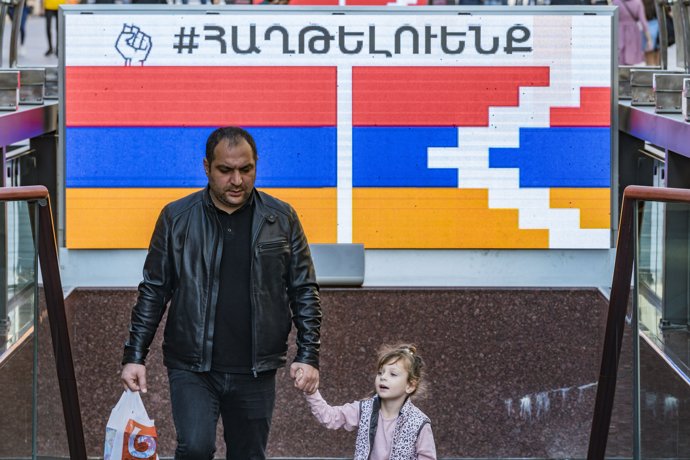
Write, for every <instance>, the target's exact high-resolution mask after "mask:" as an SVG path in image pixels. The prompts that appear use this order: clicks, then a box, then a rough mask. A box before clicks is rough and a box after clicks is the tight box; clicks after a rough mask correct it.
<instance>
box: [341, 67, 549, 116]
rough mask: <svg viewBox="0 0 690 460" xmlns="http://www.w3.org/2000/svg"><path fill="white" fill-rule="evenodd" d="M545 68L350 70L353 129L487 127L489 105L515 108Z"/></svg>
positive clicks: (545, 77) (545, 74) (544, 81)
mask: <svg viewBox="0 0 690 460" xmlns="http://www.w3.org/2000/svg"><path fill="white" fill-rule="evenodd" d="M548 85H549V68H548V67H354V68H353V69H352V94H353V96H352V112H353V114H352V118H353V120H352V122H353V125H355V126H487V125H488V112H489V107H492V106H517V105H518V102H519V88H520V87H521V86H548Z"/></svg>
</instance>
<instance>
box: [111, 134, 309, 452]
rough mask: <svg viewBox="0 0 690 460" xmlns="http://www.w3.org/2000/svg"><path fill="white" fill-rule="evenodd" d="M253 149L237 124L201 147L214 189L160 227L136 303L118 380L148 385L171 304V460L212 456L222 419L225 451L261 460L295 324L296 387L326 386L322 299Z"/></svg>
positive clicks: (188, 201) (288, 212)
mask: <svg viewBox="0 0 690 460" xmlns="http://www.w3.org/2000/svg"><path fill="white" fill-rule="evenodd" d="M257 160H258V154H257V150H256V144H255V143H254V139H253V138H252V136H251V135H250V134H249V133H248V132H246V131H245V130H243V129H241V128H236V127H227V128H219V129H217V130H215V131H214V132H213V133H212V134H211V135H210V136H209V138H208V141H207V143H206V157H205V158H204V169H205V171H206V176H207V178H208V186H207V187H206V188H205V189H204V190H201V191H198V192H196V193H192V194H191V195H189V196H187V197H184V198H182V199H180V200H177V201H174V202H172V203H170V204H168V205H167V206H166V207H165V208H164V209H163V211H162V212H161V214H160V216H159V218H158V221H157V223H156V227H155V230H154V232H153V236H152V237H151V243H150V246H149V252H148V255H147V257H146V262H145V264H144V279H143V281H142V282H141V284H140V285H139V294H138V298H137V302H136V304H135V305H134V308H133V309H132V319H131V325H130V335H129V340H128V341H127V343H126V344H125V351H124V358H123V364H124V368H123V370H122V380H123V382H124V384H125V386H126V387H127V388H129V389H131V390H132V391H139V390H141V391H142V392H146V389H147V388H146V368H145V366H144V360H145V358H146V354H147V353H148V350H149V346H150V344H151V341H152V340H153V336H154V334H155V332H156V329H157V327H158V324H159V323H160V321H161V318H162V317H163V312H164V311H165V308H166V305H167V304H168V302H169V303H170V307H169V311H168V318H167V321H166V325H165V335H164V340H163V359H164V363H165V365H166V367H167V368H168V379H169V382H170V399H171V404H172V412H173V419H174V422H175V428H176V430H177V448H176V450H175V458H176V459H211V458H213V454H214V452H215V440H216V426H217V424H218V417H219V416H220V417H222V419H223V426H224V430H225V431H224V438H225V443H226V447H227V452H228V454H227V458H228V459H237V460H248V459H264V458H266V455H265V450H266V444H267V442H268V433H269V428H270V424H271V416H272V413H273V406H274V401H275V374H276V369H277V368H278V367H282V366H284V365H285V362H286V351H287V339H288V334H289V332H290V329H291V323H294V325H295V327H296V329H297V336H296V342H297V354H296V356H295V360H294V362H293V363H292V365H291V367H290V376H291V377H292V378H293V379H294V380H295V386H296V387H297V388H298V389H300V390H302V391H306V392H308V393H311V392H313V391H315V390H316V388H317V386H318V382H319V371H318V366H319V346H320V335H319V334H320V326H321V305H320V299H319V288H318V285H317V284H316V280H315V275H314V267H313V264H312V260H311V255H310V252H309V246H308V245H307V239H306V237H305V235H304V232H303V230H302V226H301V224H300V222H299V219H298V218H297V214H296V213H295V211H294V209H293V208H292V207H291V206H290V205H288V204H287V203H284V202H282V201H279V200H277V199H276V198H273V197H271V196H269V195H267V194H265V193H263V192H259V191H257V190H256V189H255V188H254V182H255V180H256V164H257Z"/></svg>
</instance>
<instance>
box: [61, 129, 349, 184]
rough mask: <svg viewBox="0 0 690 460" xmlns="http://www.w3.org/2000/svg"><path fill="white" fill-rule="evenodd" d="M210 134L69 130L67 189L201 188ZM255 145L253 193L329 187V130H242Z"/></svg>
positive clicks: (332, 141) (332, 168)
mask: <svg viewBox="0 0 690 460" xmlns="http://www.w3.org/2000/svg"><path fill="white" fill-rule="evenodd" d="M214 129H215V128H204V127H186V128H176V127H170V128H141V127H83V128H82V127H72V128H67V129H66V133H65V143H66V152H67V158H66V181H65V182H66V186H67V187H82V188H83V187H203V186H205V185H206V183H207V180H206V176H205V175H204V169H203V164H202V162H203V158H204V155H205V151H206V139H207V138H208V135H209V134H210V133H211V132H212V131H213V130H214ZM246 129H247V130H248V131H249V132H250V133H251V134H252V136H254V139H255V141H256V144H257V149H258V152H259V162H258V165H257V181H256V186H257V187H293V188H303V187H304V188H310V187H311V188H314V187H335V186H336V182H337V170H336V167H337V145H336V129H335V127H317V128H312V127H310V128H302V127H299V128H293V127H289V128H282V127H281V128H272V127H270V128H265V127H260V128H251V127H248V128H246Z"/></svg>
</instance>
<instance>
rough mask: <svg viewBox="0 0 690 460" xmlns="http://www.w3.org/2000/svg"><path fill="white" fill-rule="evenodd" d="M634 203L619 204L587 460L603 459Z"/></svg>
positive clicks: (628, 269)
mask: <svg viewBox="0 0 690 460" xmlns="http://www.w3.org/2000/svg"><path fill="white" fill-rule="evenodd" d="M635 203H637V201H636V200H632V199H630V198H628V197H626V196H625V194H624V195H623V205H622V207H621V216H620V223H619V227H618V244H617V249H616V262H615V269H614V272H613V282H612V283H611V298H610V299H609V311H608V315H607V320H606V333H605V336H604V349H603V354H602V358H601V370H600V372H599V384H598V386H597V396H596V400H595V403H594V417H593V419H592V431H591V434H590V437H589V449H588V451H587V460H603V459H604V456H605V454H606V442H607V440H608V434H609V425H610V422H611V413H612V411H613V399H614V395H615V393H616V379H617V377H618V360H619V358H620V351H621V345H622V343H623V342H622V341H623V331H624V327H625V313H626V311H627V306H628V298H629V296H630V278H631V276H632V262H633V258H634V251H635V244H634V231H633V222H632V221H633V219H632V217H633V210H634V207H635V206H634V205H635Z"/></svg>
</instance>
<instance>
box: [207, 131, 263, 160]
mask: <svg viewBox="0 0 690 460" xmlns="http://www.w3.org/2000/svg"><path fill="white" fill-rule="evenodd" d="M223 139H227V140H228V142H229V144H230V146H231V147H234V146H235V145H237V144H239V143H240V142H241V140H242V139H244V140H245V141H247V144H249V146H250V147H251V148H252V153H253V154H254V161H257V160H258V159H259V154H258V153H257V151H256V142H254V138H253V137H252V135H251V134H249V133H248V132H247V131H245V130H244V129H242V128H238V127H237V126H226V127H224V128H218V129H216V130H215V131H213V132H212V133H211V135H210V136H208V140H207V141H206V161H208V164H211V163H213V159H214V156H215V155H214V150H215V149H216V146H217V145H218V144H220V142H221V141H222V140H223Z"/></svg>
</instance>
